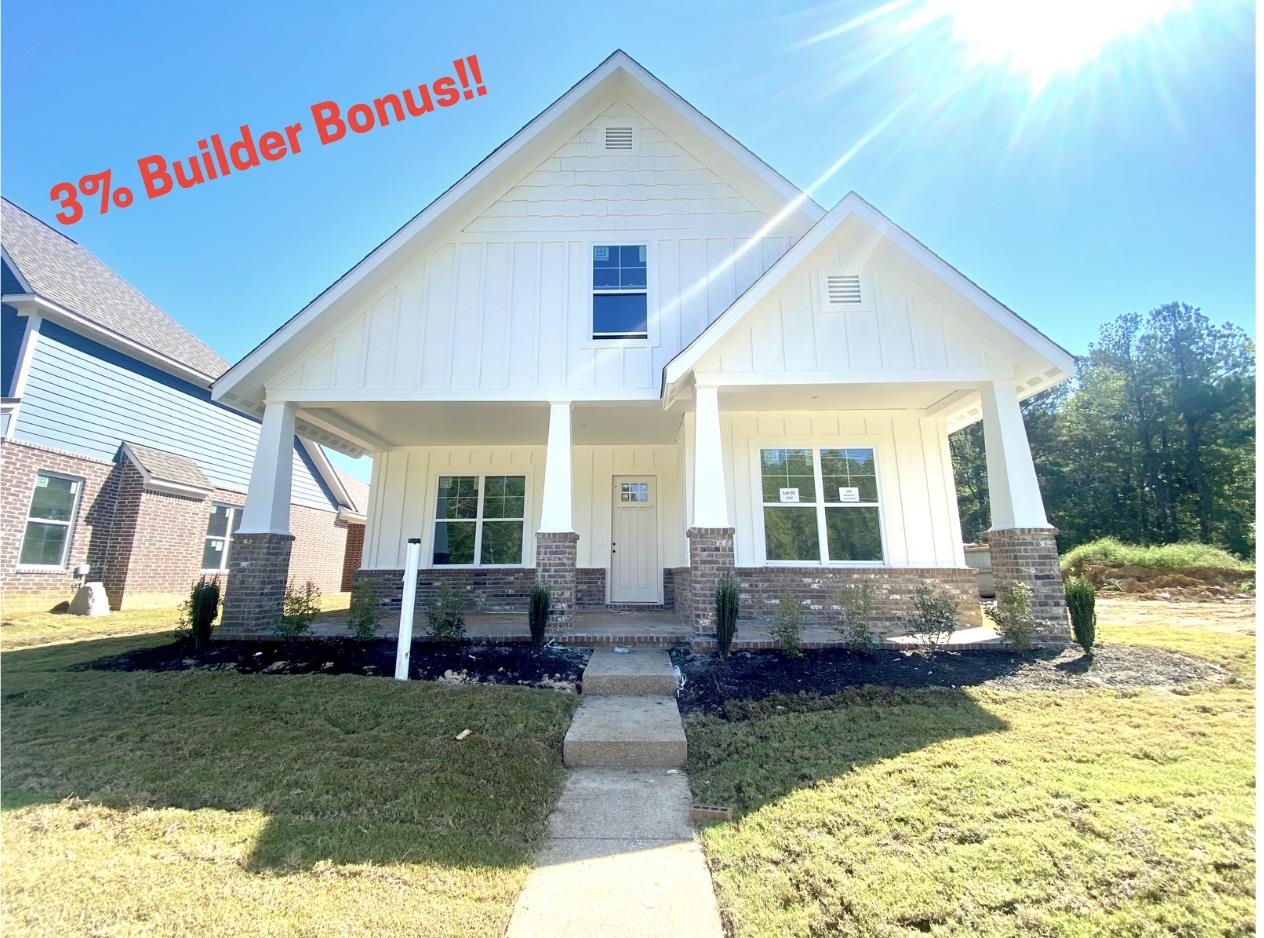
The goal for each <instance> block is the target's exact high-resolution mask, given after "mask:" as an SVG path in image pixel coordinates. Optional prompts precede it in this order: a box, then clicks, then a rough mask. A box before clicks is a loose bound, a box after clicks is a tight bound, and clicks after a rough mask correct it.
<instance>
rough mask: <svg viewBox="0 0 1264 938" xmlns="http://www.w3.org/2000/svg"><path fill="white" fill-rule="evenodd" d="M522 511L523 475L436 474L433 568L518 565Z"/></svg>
mask: <svg viewBox="0 0 1264 938" xmlns="http://www.w3.org/2000/svg"><path fill="white" fill-rule="evenodd" d="M526 510H527V478H526V476H492V475H487V476H477V475H470V476H439V495H438V498H437V500H436V502H435V526H434V551H433V554H432V562H433V564H434V565H435V566H444V565H449V564H456V565H461V566H484V567H489V566H512V565H516V564H521V563H522V547H523V530H524V527H525V523H526Z"/></svg>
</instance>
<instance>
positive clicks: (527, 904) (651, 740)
mask: <svg viewBox="0 0 1264 938" xmlns="http://www.w3.org/2000/svg"><path fill="white" fill-rule="evenodd" d="M590 672H591V675H590ZM669 680H671V683H667V682H668V681H669ZM673 685H674V679H672V673H671V661H670V659H668V657H667V654H666V653H665V652H663V651H658V650H644V651H634V652H631V653H630V654H627V655H619V654H617V653H616V652H614V651H612V650H610V649H599V650H598V651H596V652H595V653H594V654H593V657H592V660H591V661H590V662H589V665H588V668H587V669H586V670H585V672H584V683H583V686H584V691H585V693H584V698H583V700H581V702H580V707H579V710H577V711H576V714H575V719H574V721H573V722H572V724H571V729H570V731H569V732H568V733H567V737H566V762H567V765H569V766H576V765H581V766H583V767H582V768H572V769H571V771H570V772H569V773H568V775H567V779H566V784H565V786H564V788H563V789H562V795H561V797H560V798H559V799H558V803H557V806H556V807H555V808H554V810H553V813H552V815H550V816H549V826H548V833H547V835H546V837H545V841H544V844H543V845H542V847H541V848H540V851H539V853H538V854H537V855H536V867H535V869H534V870H532V872H531V875H530V876H529V877H528V878H527V883H526V886H525V888H524V889H523V891H522V895H520V896H519V897H518V904H517V906H516V907H515V908H514V913H513V918H512V919H511V920H510V923H509V930H508V936H509V938H543V936H577V938H578V936H584V938H587V936H591V935H602V936H616V938H617V936H638V938H640V936H644V938H657V936H663V938H666V936H671V938H679V936H682V935H688V936H698V938H721V936H722V935H723V930H722V929H721V926H720V915H719V911H718V910H717V908H716V904H715V894H714V892H713V891H712V886H711V874H710V872H709V871H708V869H707V864H706V859H705V857H703V855H702V849H701V847H699V846H698V843H697V841H695V840H694V836H693V830H692V828H691V827H690V825H689V808H690V806H691V804H692V802H693V797H692V794H691V793H690V790H689V780H688V778H687V777H686V776H685V774H684V772H683V771H681V769H680V768H678V766H682V765H684V762H685V758H686V750H685V737H684V727H683V725H682V724H681V721H680V711H679V710H678V709H677V707H676V700H675V697H674V696H667V695H665V694H664V693H663V691H664V690H665V689H666V688H667V687H671V686H673ZM594 690H596V691H602V690H608V691H613V693H594Z"/></svg>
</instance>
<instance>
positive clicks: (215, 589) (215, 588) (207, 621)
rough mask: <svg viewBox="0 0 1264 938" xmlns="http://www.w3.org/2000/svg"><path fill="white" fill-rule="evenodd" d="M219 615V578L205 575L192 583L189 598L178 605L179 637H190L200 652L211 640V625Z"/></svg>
mask: <svg viewBox="0 0 1264 938" xmlns="http://www.w3.org/2000/svg"><path fill="white" fill-rule="evenodd" d="M217 615H219V577H218V576H213V577H211V578H210V579H209V580H208V579H207V578H206V575H205V574H203V575H202V576H200V577H198V578H197V579H196V580H194V581H193V586H192V588H191V589H190V590H189V598H188V599H186V600H185V601H184V602H182V603H181V604H180V629H179V633H178V634H180V635H181V636H186V635H191V636H192V637H193V647H194V648H196V649H197V650H198V651H201V650H202V649H203V648H205V647H206V646H207V643H208V642H210V640H211V623H213V622H214V621H215V617H216V616H217Z"/></svg>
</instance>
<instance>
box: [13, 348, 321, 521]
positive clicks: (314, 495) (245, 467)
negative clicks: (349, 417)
mask: <svg viewBox="0 0 1264 938" xmlns="http://www.w3.org/2000/svg"><path fill="white" fill-rule="evenodd" d="M15 436H16V437H17V438H18V439H20V440H25V441H26V442H29V443H34V444H37V445H40V446H48V447H51V448H54V449H60V450H69V451H71V452H75V453H82V454H84V455H86V456H92V457H94V458H97V459H107V460H109V459H113V458H114V456H115V454H116V453H117V452H118V449H119V445H120V443H121V442H122V441H123V440H130V441H132V442H134V443H139V444H141V445H143V446H152V447H154V448H156V449H161V450H165V451H167V452H170V453H175V454H176V455H179V456H187V457H188V458H190V459H193V460H195V461H196V462H197V464H198V465H199V466H200V467H201V469H202V471H203V472H204V473H205V474H206V476H207V478H209V479H210V480H211V481H212V482H213V483H214V484H215V485H217V486H220V487H222V488H227V489H238V490H242V491H244V490H245V489H246V488H247V486H248V484H249V481H250V468H251V465H252V463H253V461H254V452H255V445H256V443H257V441H258V438H259V425H258V424H257V423H256V422H255V421H253V420H251V419H250V418H248V417H244V416H242V415H240V414H238V413H236V412H234V411H231V410H228V409H227V408H225V407H222V406H220V405H219V404H216V403H214V402H212V401H211V400H210V393H209V392H208V391H206V390H205V389H203V388H198V387H196V386H194V385H192V384H187V383H186V382H183V381H180V380H178V379H176V378H173V377H171V376H169V375H167V374H165V373H163V372H161V371H158V370H157V369H154V368H150V367H149V366H147V365H144V364H142V363H140V362H137V361H134V360H133V359H130V358H127V357H126V356H124V355H121V354H119V353H117V352H114V351H112V350H109V349H106V348H104V347H103V346H100V345H98V344H97V343H95V342H92V341H90V340H88V339H85V338H83V337H82V336H79V335H76V334H75V333H72V332H70V331H69V330H66V329H63V328H61V327H60V326H56V325H52V324H46V325H45V326H44V327H43V328H42V329H41V330H40V341H39V343H38V344H37V345H36V348H35V352H34V354H33V356H32V359H31V368H30V372H29V374H28V376H27V385H26V392H25V394H24V395H23V399H22V410H21V415H20V417H19V420H18V425H17V429H16V432H15ZM293 500H294V501H295V502H296V503H298V504H301V505H307V506H310V507H315V508H324V509H329V508H332V507H334V506H333V503H332V500H331V499H330V497H329V495H328V494H327V492H326V491H325V489H324V487H323V485H322V484H321V483H320V482H319V481H318V479H317V478H316V475H315V473H314V472H313V470H312V469H311V467H310V466H309V465H308V464H307V462H306V461H305V460H304V459H303V458H302V457H301V456H300V455H299V453H298V452H297V451H296V452H295V454H294V475H293Z"/></svg>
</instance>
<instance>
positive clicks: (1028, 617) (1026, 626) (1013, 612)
mask: <svg viewBox="0 0 1264 938" xmlns="http://www.w3.org/2000/svg"><path fill="white" fill-rule="evenodd" d="M987 614H988V617H989V618H990V619H991V620H992V621H993V622H995V623H996V630H997V631H998V632H1000V633H1001V638H1003V639H1005V641H1007V642H1009V643H1010V644H1011V645H1013V646H1014V647H1015V648H1017V649H1018V650H1019V651H1027V650H1028V649H1029V648H1031V643H1032V641H1033V640H1034V639H1035V637H1036V617H1035V616H1034V615H1032V612H1031V587H1030V586H1029V585H1027V584H1026V583H1024V582H1023V581H1022V580H1011V581H1010V582H1008V583H1003V584H1001V585H1000V586H998V587H997V590H996V608H994V609H989V610H988V611H987Z"/></svg>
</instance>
